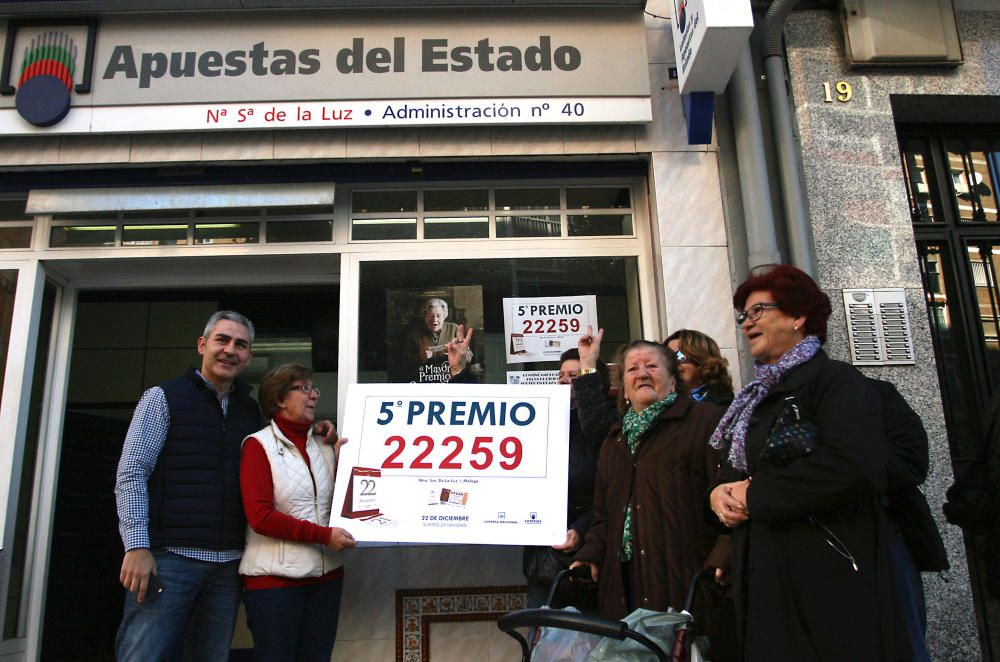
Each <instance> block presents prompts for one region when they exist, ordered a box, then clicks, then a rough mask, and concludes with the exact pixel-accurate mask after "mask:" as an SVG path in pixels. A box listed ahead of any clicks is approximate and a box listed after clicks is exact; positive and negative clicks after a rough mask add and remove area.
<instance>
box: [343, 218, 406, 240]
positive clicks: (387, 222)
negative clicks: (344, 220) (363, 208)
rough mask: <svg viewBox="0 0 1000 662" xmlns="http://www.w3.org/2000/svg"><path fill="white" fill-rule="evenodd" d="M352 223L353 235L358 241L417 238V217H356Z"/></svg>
mask: <svg viewBox="0 0 1000 662" xmlns="http://www.w3.org/2000/svg"><path fill="white" fill-rule="evenodd" d="M351 225H352V227H351V233H352V236H353V238H354V239H356V240H358V241H388V240H392V239H416V238H417V219H415V218H356V219H354V221H353V222H352V224H351Z"/></svg>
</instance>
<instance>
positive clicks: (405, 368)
mask: <svg viewBox="0 0 1000 662" xmlns="http://www.w3.org/2000/svg"><path fill="white" fill-rule="evenodd" d="M386 297H387V306H386V309H387V315H386V317H387V320H388V325H389V328H388V332H387V334H386V338H387V339H388V343H387V345H388V346H387V347H386V358H387V359H388V361H387V364H388V373H389V381H390V382H415V383H418V384H441V383H446V382H448V381H450V380H451V369H450V367H449V366H448V352H447V350H446V349H445V348H446V346H447V344H448V343H449V342H450V341H451V340H454V339H455V338H457V337H458V327H459V326H460V325H464V326H465V328H466V330H468V329H469V327H472V328H473V329H475V330H474V331H473V334H472V343H471V344H470V345H469V353H468V365H469V370H470V371H471V373H472V376H473V377H474V378H475V379H476V380H477V381H478V380H479V378H480V377H481V375H482V374H483V370H484V366H483V360H482V357H483V288H482V286H480V285H450V286H443V287H435V288H424V289H400V290H387V292H386Z"/></svg>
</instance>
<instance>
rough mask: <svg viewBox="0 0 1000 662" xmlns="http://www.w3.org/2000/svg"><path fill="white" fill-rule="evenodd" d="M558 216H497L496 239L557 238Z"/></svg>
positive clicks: (559, 224) (559, 222)
mask: <svg viewBox="0 0 1000 662" xmlns="http://www.w3.org/2000/svg"><path fill="white" fill-rule="evenodd" d="M561 234H562V221H561V220H560V217H559V216H497V236H498V237H558V236H560V235H561Z"/></svg>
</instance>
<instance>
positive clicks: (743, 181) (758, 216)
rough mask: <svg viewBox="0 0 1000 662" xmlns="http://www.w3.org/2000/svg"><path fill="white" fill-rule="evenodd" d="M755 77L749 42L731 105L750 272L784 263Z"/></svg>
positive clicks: (731, 87)
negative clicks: (776, 227)
mask: <svg viewBox="0 0 1000 662" xmlns="http://www.w3.org/2000/svg"><path fill="white" fill-rule="evenodd" d="M755 78H756V76H755V74H754V71H753V56H752V55H751V54H750V43H749V42H747V45H746V47H744V49H743V52H742V53H741V54H740V58H739V60H738V61H737V63H736V70H735V71H734V72H733V76H732V78H730V79H729V104H730V112H732V115H733V132H734V134H735V136H734V137H735V140H736V162H737V164H738V166H739V169H740V192H741V193H742V195H743V214H744V223H745V230H746V234H747V249H748V250H747V252H748V253H749V256H748V261H749V265H748V266H749V267H750V273H754V271H755V270H756V269H757V268H758V267H762V266H765V265H769V264H778V263H780V262H781V253H780V252H779V251H778V237H777V233H776V232H775V225H776V221H775V219H774V207H773V206H772V202H771V188H770V186H769V185H768V177H767V159H766V157H765V150H764V132H763V131H762V130H761V126H760V106H759V105H758V102H757V83H756V80H755Z"/></svg>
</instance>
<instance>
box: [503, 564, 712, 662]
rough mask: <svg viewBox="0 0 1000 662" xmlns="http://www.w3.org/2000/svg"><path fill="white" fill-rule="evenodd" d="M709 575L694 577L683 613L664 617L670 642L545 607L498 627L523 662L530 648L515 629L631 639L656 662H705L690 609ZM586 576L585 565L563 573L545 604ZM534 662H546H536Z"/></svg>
mask: <svg viewBox="0 0 1000 662" xmlns="http://www.w3.org/2000/svg"><path fill="white" fill-rule="evenodd" d="M711 574H712V570H710V569H709V570H702V571H701V572H699V573H698V574H696V575H695V576H694V578H693V579H692V580H691V584H690V586H689V587H688V592H687V596H686V598H685V601H684V605H683V608H682V610H681V611H677V612H675V611H670V612H666V613H665V614H663V615H664V616H666V617H671V618H670V619H669V622H672V624H673V638H672V641H669V642H668V641H654V640H653V639H651V638H650V637H647V636H646V635H644V634H642V633H640V632H637V631H636V630H634V629H632V628H630V627H629V625H628V624H627V623H626V622H624V621H619V620H615V619H612V618H604V617H601V616H593V615H590V614H581V613H580V612H577V611H566V610H563V609H550V608H548V607H542V608H540V609H521V610H518V611H512V612H510V613H508V614H504V615H503V616H501V617H500V618H499V619H498V620H497V627H498V628H500V629H501V630H502V631H503V632H505V633H507V634H508V635H510V636H511V637H513V638H514V639H515V640H516V641H517V643H518V644H520V646H521V660H522V662H530V661H531V653H532V650H531V644H530V643H529V642H528V640H527V639H525V637H524V635H522V634H521V633H520V632H518V631H517V629H516V628H557V629H561V630H572V631H575V632H582V633H585V634H590V635H597V636H598V637H602V638H610V639H614V640H616V641H624V640H625V639H631V640H632V641H635V642H636V643H638V644H640V645H642V646H644V647H645V648H647V649H649V651H650V652H651V653H652V654H653V655H654V656H655V657H656V659H657V660H658V661H659V662H704V658H703V657H702V654H701V650H700V647H699V645H698V643H697V642H696V641H695V637H694V622H695V620H694V615H693V612H692V605H693V603H694V596H695V592H696V591H697V588H698V584H699V583H700V582H701V580H702V579H704V578H706V577H709V576H711ZM589 576H590V568H589V567H587V566H585V565H584V566H577V567H576V568H571V569H567V570H563V571H562V572H560V573H559V574H558V575H556V577H555V579H554V580H552V586H551V587H550V588H549V596H548V600H547V603H548V604H551V603H552V599H553V597H554V595H555V593H556V589H557V588H558V586H559V582H561V581H563V580H566V579H569V578H572V577H581V578H584V577H589ZM609 659H610V658H609ZM536 662H547V661H545V660H537V661H536Z"/></svg>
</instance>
